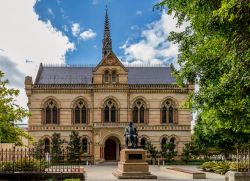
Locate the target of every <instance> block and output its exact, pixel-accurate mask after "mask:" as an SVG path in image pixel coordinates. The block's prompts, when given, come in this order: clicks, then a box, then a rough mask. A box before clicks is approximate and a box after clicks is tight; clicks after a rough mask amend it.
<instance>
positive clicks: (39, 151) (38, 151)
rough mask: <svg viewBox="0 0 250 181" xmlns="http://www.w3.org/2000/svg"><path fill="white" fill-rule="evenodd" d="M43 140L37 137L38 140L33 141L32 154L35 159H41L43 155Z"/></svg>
mask: <svg viewBox="0 0 250 181" xmlns="http://www.w3.org/2000/svg"><path fill="white" fill-rule="evenodd" d="M44 146H45V145H44V140H43V139H39V140H38V142H36V143H35V147H34V154H35V158H36V159H41V158H43V157H44V154H45V153H44Z"/></svg>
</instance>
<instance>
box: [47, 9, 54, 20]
mask: <svg viewBox="0 0 250 181" xmlns="http://www.w3.org/2000/svg"><path fill="white" fill-rule="evenodd" d="M48 12H49V14H50V15H51V16H52V18H55V14H54V12H53V11H52V9H51V8H48Z"/></svg>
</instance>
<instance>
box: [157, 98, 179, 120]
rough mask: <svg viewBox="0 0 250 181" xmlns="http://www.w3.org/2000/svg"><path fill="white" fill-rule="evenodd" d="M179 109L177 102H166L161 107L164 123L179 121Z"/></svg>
mask: <svg viewBox="0 0 250 181" xmlns="http://www.w3.org/2000/svg"><path fill="white" fill-rule="evenodd" d="M176 115H177V110H176V108H175V104H174V102H173V101H171V100H167V101H165V102H164V104H163V105H162V108H161V122H162V123H176V122H177V117H176Z"/></svg>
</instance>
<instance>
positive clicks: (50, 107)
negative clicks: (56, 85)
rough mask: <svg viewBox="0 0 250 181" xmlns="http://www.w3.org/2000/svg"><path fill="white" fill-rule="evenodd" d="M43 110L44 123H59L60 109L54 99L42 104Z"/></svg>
mask: <svg viewBox="0 0 250 181" xmlns="http://www.w3.org/2000/svg"><path fill="white" fill-rule="evenodd" d="M43 111H44V123H45V124H59V115H60V110H59V108H58V105H57V103H56V102H55V101H54V100H52V99H50V100H48V101H47V102H46V103H45V105H44V109H43Z"/></svg>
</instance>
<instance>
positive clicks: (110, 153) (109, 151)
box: [105, 139, 116, 160]
mask: <svg viewBox="0 0 250 181" xmlns="http://www.w3.org/2000/svg"><path fill="white" fill-rule="evenodd" d="M105 160H116V142H115V141H114V140H112V139H107V141H106V142H105Z"/></svg>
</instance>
